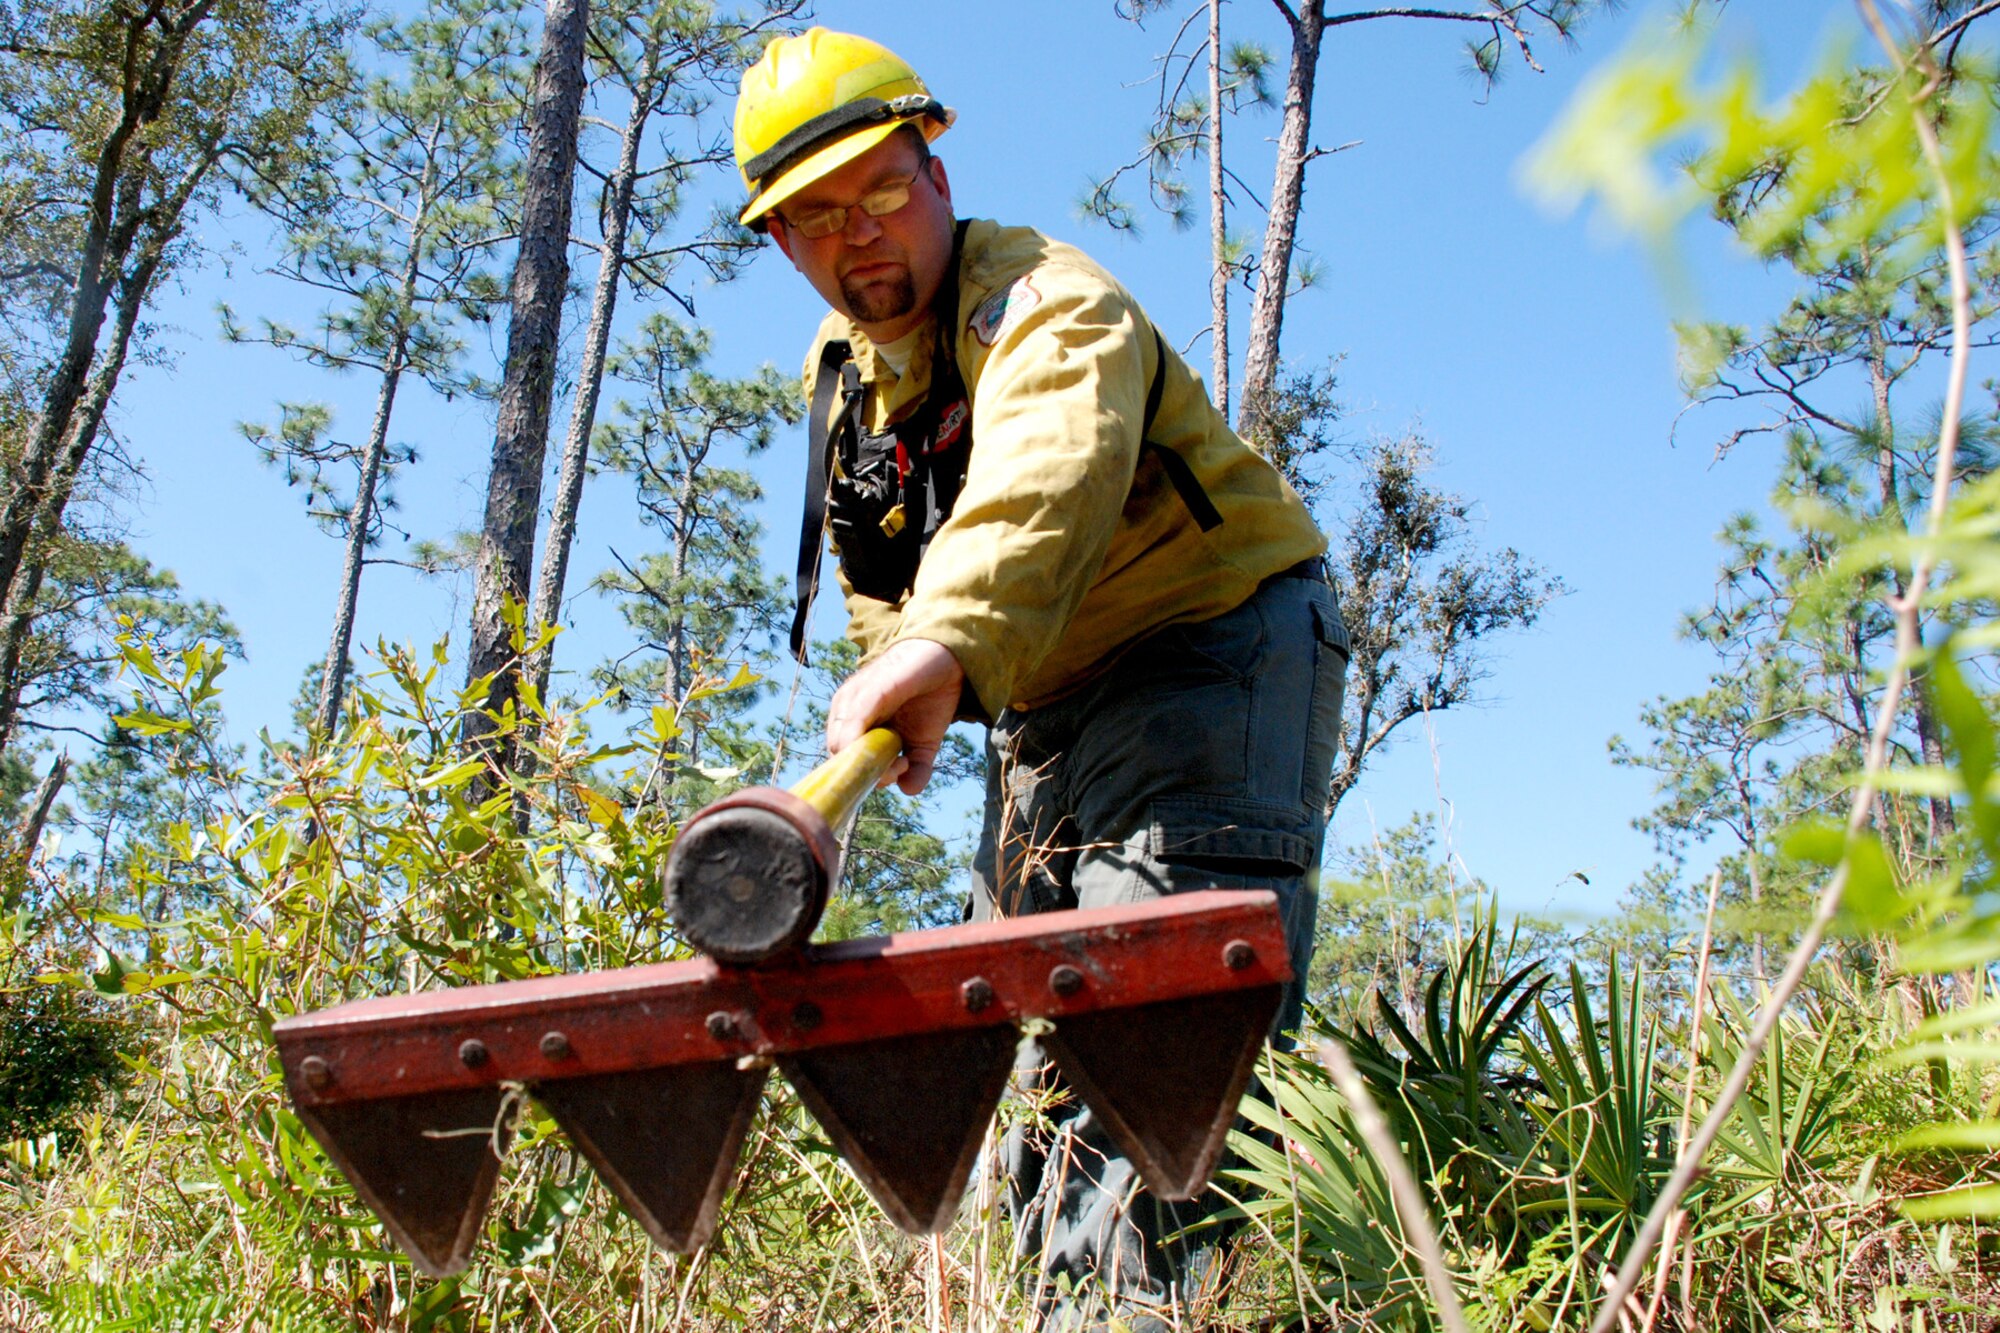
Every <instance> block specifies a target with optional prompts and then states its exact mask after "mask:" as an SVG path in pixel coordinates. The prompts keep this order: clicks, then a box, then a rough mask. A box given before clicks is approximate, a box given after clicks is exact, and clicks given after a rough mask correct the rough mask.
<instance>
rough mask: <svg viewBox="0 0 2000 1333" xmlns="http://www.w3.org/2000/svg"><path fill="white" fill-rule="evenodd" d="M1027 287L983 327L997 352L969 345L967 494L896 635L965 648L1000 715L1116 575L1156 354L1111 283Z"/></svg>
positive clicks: (960, 652)
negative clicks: (1121, 523)
mask: <svg viewBox="0 0 2000 1333" xmlns="http://www.w3.org/2000/svg"><path fill="white" fill-rule="evenodd" d="M1022 283H1026V284H1028V287H1027V289H1026V292H1025V293H1023V292H1018V291H1017V292H1013V293H1008V294H1003V295H1001V296H999V297H998V298H996V299H1000V300H1002V301H1003V302H1004V306H1003V308H1004V309H1005V317H1004V318H1003V319H995V318H993V317H992V315H991V311H990V310H989V309H988V307H985V306H982V307H980V308H979V309H976V310H974V311H972V312H970V313H971V318H972V327H973V328H975V329H978V330H980V331H981V332H982V333H986V334H990V335H991V336H992V346H991V348H990V350H989V349H987V348H986V347H985V345H984V340H983V339H982V338H975V337H973V336H971V335H969V334H966V333H964V332H961V336H960V346H961V349H962V352H963V353H965V355H964V356H963V357H962V364H964V365H965V366H966V369H967V375H966V379H967V382H968V385H969V386H970V387H971V391H972V400H973V408H972V439H973V445H972V456H971V460H970V463H969V465H968V467H967V470H966V478H965V488H964V490H963V491H961V492H960V494H959V497H958V503H957V505H956V506H955V507H954V508H953V510H952V515H951V518H950V519H949V520H948V521H947V522H946V523H945V524H944V526H943V527H941V528H940V529H939V530H938V533H937V535H936V536H935V537H934V538H932V540H931V546H930V550H929V551H928V552H927V553H926V554H925V557H924V561H923V564H922V566H921V567H920V568H919V569H918V571H917V579H916V585H915V587H914V588H913V589H912V591H911V593H910V596H909V598H908V599H907V601H906V602H905V603H904V606H903V608H902V615H901V623H900V625H899V626H898V627H897V628H896V630H895V632H894V634H893V636H892V640H893V639H908V638H919V639H929V640H931V641H933V642H936V643H940V644H943V645H944V646H945V647H947V648H949V649H950V650H951V651H952V653H953V655H954V656H956V657H957V658H958V661H959V664H960V665H961V666H962V667H964V669H965V673H966V677H967V679H968V680H969V681H970V683H971V685H972V688H973V690H974V692H975V693H976V694H977V695H978V696H979V700H980V702H981V703H982V704H983V705H984V706H985V708H986V709H987V711H988V712H989V713H997V712H998V710H999V709H1001V708H1003V707H1005V706H1006V705H1007V704H1008V703H1009V702H1011V701H1013V700H1014V698H1015V696H1016V687H1017V685H1019V684H1020V683H1021V682H1022V681H1024V680H1025V679H1026V678H1027V677H1028V676H1029V675H1030V674H1032V672H1033V671H1034V669H1035V667H1036V666H1037V665H1038V664H1039V663H1040V662H1041V661H1042V659H1043V658H1044V657H1045V656H1046V655H1047V654H1048V653H1049V651H1050V650H1051V649H1052V648H1053V647H1054V646H1055V645H1056V643H1057V642H1058V641H1059V640H1060V639H1061V637H1062V634H1063V631H1064V629H1065V627H1066V626H1067V625H1068V624H1069V621H1070V618H1071V616H1073V615H1074V614H1075V612H1076V609H1077V607H1078V605H1079V604H1080V603H1081V602H1082V601H1083V598H1084V594H1085V593H1086V592H1088V591H1089V589H1090V586H1091V584H1092V583H1093V581H1094V580H1095V579H1096V577H1097V575H1098V571H1099V569H1100V567H1101V566H1102V565H1103V563H1104V556H1105V551H1106V549H1107V548H1108V547H1109V545H1110V543H1111V538H1112V535H1113V532H1114V531H1115V529H1116V528H1117V525H1118V520H1119V515H1120V512H1121V510H1122V509H1123V506H1124V503H1125V498H1126V496H1127V494H1128V493H1129V491H1130V490H1131V486H1132V475H1133V470H1134V468H1135V467H1136V465H1137V461H1138V453H1139V442H1140V434H1141V430H1142V422H1143V418H1144V415H1145V401H1146V386H1147V383H1148V376H1149V374H1150V373H1151V371H1152V366H1151V364H1150V362H1151V359H1152V357H1153V355H1154V353H1153V348H1152V337H1151V334H1150V332H1149V331H1148V330H1149V326H1148V325H1147V324H1146V323H1145V320H1144V317H1143V316H1142V315H1140V314H1139V312H1138V311H1137V310H1136V309H1135V308H1134V307H1133V305H1132V303H1131V300H1130V298H1128V297H1127V296H1126V295H1125V294H1124V293H1123V292H1121V291H1119V290H1118V289H1117V288H1116V287H1115V286H1112V285H1109V284H1107V283H1105V282H1104V281H1103V280H1102V279H1101V278H1099V277H1097V276H1096V275H1093V274H1090V273H1087V272H1083V271H1080V270H1077V269H1073V268H1070V267H1068V266H1065V265H1061V264H1044V265H1041V266H1038V267H1037V268H1035V269H1033V270H1032V271H1031V272H1030V273H1029V274H1027V275H1026V276H1024V277H1021V278H1017V279H1015V284H1014V286H1016V287H1018V285H1019V284H1022ZM1010 298H1011V299H1010ZM1017 308H1018V310H1019V313H1018V314H1017ZM982 314H985V315H987V316H988V317H987V318H986V319H984V320H982V318H981V316H982ZM961 318H964V316H961ZM850 605H851V603H850Z"/></svg>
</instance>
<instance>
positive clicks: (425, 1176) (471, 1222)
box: [299, 1087, 509, 1277]
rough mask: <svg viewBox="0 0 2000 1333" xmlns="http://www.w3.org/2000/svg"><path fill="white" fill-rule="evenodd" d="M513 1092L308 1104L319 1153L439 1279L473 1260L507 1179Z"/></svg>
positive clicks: (303, 1113) (304, 1116) (305, 1111)
mask: <svg viewBox="0 0 2000 1333" xmlns="http://www.w3.org/2000/svg"><path fill="white" fill-rule="evenodd" d="M503 1096H504V1094H503V1093H502V1092H501V1090H500V1089H499V1088H497V1087H495V1088H471V1089H467V1090H464V1091H459V1092H433V1093H426V1094H424V1095H423V1096H421V1097H386V1098H381V1099H379V1100H375V1101H365V1102H339V1103H335V1104H333V1105H329V1106H314V1107H310V1108H307V1107H301V1108H300V1109H299V1119H300V1120H302V1121H304V1122H305V1125H306V1128H307V1129H309V1130H311V1131H312V1136H313V1137H314V1138H315V1139H318V1140H319V1146H320V1147H322V1148H324V1149H326V1155H327V1156H328V1157H331V1158H332V1159H333V1164H334V1165H335V1166H337V1167H339V1168H340V1173H341V1174H342V1175H344V1176H346V1177H347V1182H348V1183H349V1184H350V1185H352V1186H354V1192H355V1193H356V1194H358V1195H360V1196H361V1199H362V1202H364V1203H366V1204H367V1205H368V1206H369V1207H370V1208H372V1209H374V1210H375V1216H376V1217H378V1218H380V1219H381V1220H382V1225H383V1226H385V1227H387V1228H388V1230H389V1234H390V1235H391V1236H393V1237H394V1238H395V1240H396V1243H397V1244H398V1245H400V1246H402V1247H403V1249H404V1250H405V1251H406V1252H408V1254H409V1256H410V1259H411V1260H412V1261H413V1262H414V1263H415V1264H416V1266H417V1267H418V1268H420V1269H422V1270H423V1271H424V1272H426V1273H428V1274H430V1275H431V1276H432V1277H449V1276H451V1275H452V1274H453V1273H456V1272H458V1271H459V1270H460V1269H462V1268H464V1267H465V1266H466V1264H467V1263H469V1262H470V1261H471V1259H472V1246H473V1243H474V1242H475V1241H477V1240H478V1239H479V1224H480V1222H481V1221H483V1220H484V1219H485V1217H486V1205H487V1204H488V1203H490V1202H491V1201H492V1199H493V1183H494V1181H495V1180H496V1179H498V1177H499V1174H500V1159H499V1157H498V1156H496V1155H495V1153H494V1146H495V1145H494V1141H495V1138H496V1137H497V1138H498V1139H499V1141H500V1145H501V1146H502V1147H503V1148H504V1147H505V1145H506V1143H507V1140H508V1138H509V1134H508V1133H507V1132H505V1130H504V1127H500V1128H502V1132H500V1133H499V1134H498V1135H497V1136H496V1133H495V1131H496V1127H498V1121H499V1119H500V1103H501V1099H502V1097H503Z"/></svg>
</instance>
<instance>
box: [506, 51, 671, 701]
mask: <svg viewBox="0 0 2000 1333" xmlns="http://www.w3.org/2000/svg"><path fill="white" fill-rule="evenodd" d="M657 65H658V54H657V52H656V51H655V50H654V49H652V48H650V47H649V48H648V49H647V51H646V53H645V56H644V58H643V63H642V64H641V65H640V68H639V76H638V78H637V79H635V80H634V81H633V87H634V92H633V95H632V110H631V112H630V114H629V115H627V116H626V118H625V133H624V138H623V140H622V141H621V142H620V144H619V149H618V167H617V170H616V171H615V172H613V174H612V177H611V180H610V183H609V188H608V189H607V191H606V193H607V195H608V196H609V197H608V198H607V200H606V205H605V218H604V236H603V241H602V244H601V246H600V249H599V258H598V265H597V290H596V291H595V292H594V293H593V294H592V295H591V299H590V325H589V327H588V329H587V330H586V331H585V333H584V339H583V364H582V366H581V367H580V368H579V369H578V371H577V378H576V402H575V403H574V404H573V405H572V407H571V408H570V418H569V435H568V437H567V438H566V439H564V441H563V452H562V462H561V464H560V469H559V471H558V472H557V473H556V499H555V508H554V510H553V511H552V512H551V513H550V515H549V539H548V541H547V542H546V543H545V544H544V546H543V548H542V567H541V572H540V573H539V575H538V576H537V577H536V580H535V600H534V604H533V606H532V607H530V608H529V614H528V624H529V625H530V626H534V627H540V626H542V625H553V624H555V623H556V617H557V616H559V615H560V614H561V613H562V597H563V585H564V583H565V582H567V580H568V578H569V552H570V547H571V545H572V544H573V543H574V542H575V539H576V515H577V510H578V508H579V507H580V506H581V505H582V503H583V477H584V471H585V469H586V466H587V465H588V463H589V460H590V432H591V430H592V429H593V428H594V427H595V426H596V423H597V400H598V396H599V394H600V393H601V392H602V390H603V387H604V361H605V355H606V349H607V348H609V346H610V345H611V317H612V315H613V314H614V313H615V312H616V310H617V306H618V286H619V283H620V282H621V281H622V280H623V278H624V273H625V238H626V235H627V234H628V232H629V230H630V228H631V223H632V194H633V190H634V188H635V186H636V184H637V182H638V179H639V148H640V145H641V141H642V140H643V138H644V137H645V133H646V122H647V120H648V119H649V118H650V117H651V115H652V110H653V102H652V96H651V92H650V90H651V88H652V84H653V79H654V76H655V74H656V73H657ZM553 654H554V648H553V645H551V646H550V647H548V648H544V649H543V650H542V651H541V652H539V653H537V654H536V655H535V660H534V662H533V664H532V666H531V668H530V671H531V676H532V679H533V680H534V682H535V690H536V692H537V693H541V692H544V691H546V690H547V689H548V685H549V670H550V667H551V665H552V663H553Z"/></svg>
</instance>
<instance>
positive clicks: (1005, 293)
mask: <svg viewBox="0 0 2000 1333" xmlns="http://www.w3.org/2000/svg"><path fill="white" fill-rule="evenodd" d="M1041 303H1042V294H1041V293H1040V292H1038V291H1036V290H1035V284H1034V282H1033V281H1032V280H1031V279H1030V278H1029V277H1028V276H1027V275H1026V274H1023V275H1022V276H1020V277H1018V278H1016V279H1014V280H1013V281H1012V282H1010V283H1008V284H1007V285H1006V286H1005V287H1002V288H1001V289H1000V290H999V291H997V292H995V293H993V295H991V296H989V297H987V298H986V299H985V300H984V301H981V302H980V303H979V307H978V309H976V310H974V311H973V312H972V318H971V319H970V320H968V321H966V326H965V327H966V328H967V329H968V330H969V331H970V332H971V334H972V336H973V337H975V338H977V339H979V342H980V345H981V346H983V347H991V346H992V345H993V344H994V343H996V342H999V341H1000V335H1001V334H1003V333H1005V332H1006V331H1007V330H1008V329H1011V328H1013V327H1014V326H1015V325H1016V324H1018V323H1020V322H1021V319H1022V317H1023V316H1024V315H1026V314H1027V313H1028V312H1029V311H1030V310H1033V309H1034V308H1035V307H1036V306H1038V305H1040V304H1041Z"/></svg>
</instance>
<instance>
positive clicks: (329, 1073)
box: [299, 1055, 333, 1091]
mask: <svg viewBox="0 0 2000 1333" xmlns="http://www.w3.org/2000/svg"><path fill="white" fill-rule="evenodd" d="M299 1074H300V1076H301V1077H302V1078H304V1079H305V1081H306V1086H307V1087H308V1088H311V1089H313V1090H314V1091H318V1090H319V1089H321V1088H324V1087H325V1086H326V1085H327V1084H329V1083H331V1082H333V1066H332V1065H329V1064H328V1063H327V1062H326V1061H324V1060H322V1059H320V1058H319V1057H318V1056H317V1055H308V1056H307V1057H306V1058H305V1059H303V1060H301V1061H299Z"/></svg>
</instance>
